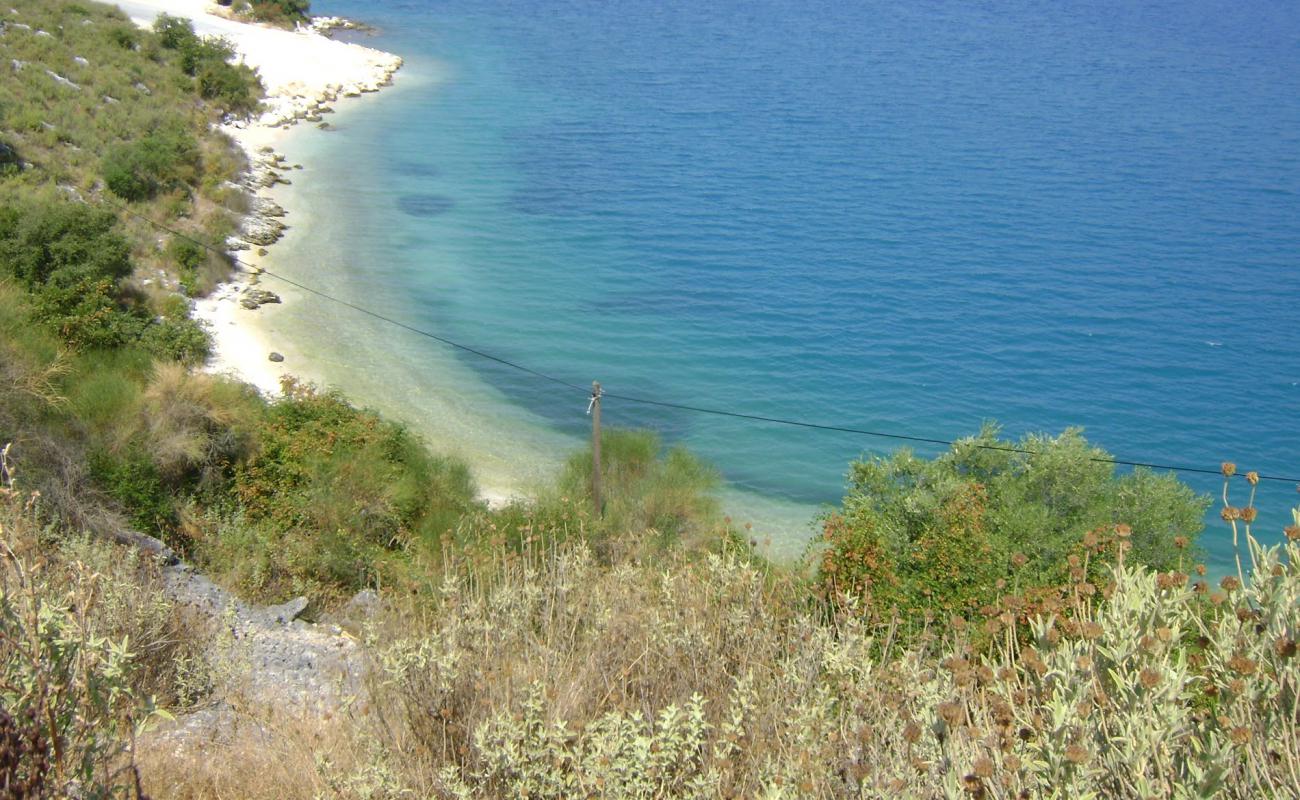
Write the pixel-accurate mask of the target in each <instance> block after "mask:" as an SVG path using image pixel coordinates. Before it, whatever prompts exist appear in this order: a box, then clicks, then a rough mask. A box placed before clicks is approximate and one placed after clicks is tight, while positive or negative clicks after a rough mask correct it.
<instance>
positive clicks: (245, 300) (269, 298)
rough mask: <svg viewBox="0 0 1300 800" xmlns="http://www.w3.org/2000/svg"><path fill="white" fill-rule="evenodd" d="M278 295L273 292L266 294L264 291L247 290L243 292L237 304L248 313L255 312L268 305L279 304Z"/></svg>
mask: <svg viewBox="0 0 1300 800" xmlns="http://www.w3.org/2000/svg"><path fill="white" fill-rule="evenodd" d="M279 302H280V295H278V294H276V293H275V292H268V291H267V290H265V289H254V288H251V287H250V288H248V289H245V290H244V293H243V296H242V297H240V298H239V304H240V305H241V306H243V307H244V308H247V309H248V310H249V311H256V310H257V309H259V308H261V307H262V306H264V305H267V304H269V303H279Z"/></svg>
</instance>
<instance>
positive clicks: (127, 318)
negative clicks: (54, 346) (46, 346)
mask: <svg viewBox="0 0 1300 800" xmlns="http://www.w3.org/2000/svg"><path fill="white" fill-rule="evenodd" d="M32 318H33V319H34V320H36V321H37V322H41V323H44V324H46V325H49V326H50V327H51V328H52V329H53V330H55V331H56V332H57V333H58V334H59V336H60V337H61V338H62V339H63V340H64V341H65V342H67V343H68V344H69V345H71V346H72V347H73V348H75V349H79V350H84V349H96V348H114V347H121V346H123V345H125V344H128V343H131V342H134V341H136V340H138V339H139V338H140V337H141V335H142V334H143V333H144V331H145V329H146V328H147V327H148V320H147V319H146V318H143V317H142V316H141V315H140V314H138V313H136V312H134V311H133V310H131V309H128V308H126V307H125V306H123V304H122V303H121V302H120V301H119V300H118V298H117V288H116V287H115V285H114V284H113V282H112V281H110V280H108V279H104V278H101V279H99V280H91V279H89V278H82V279H80V280H76V281H74V282H70V283H65V282H63V281H58V282H51V283H48V284H46V285H45V286H43V287H41V288H40V289H38V290H37V291H36V292H35V293H34V294H33V298H32Z"/></svg>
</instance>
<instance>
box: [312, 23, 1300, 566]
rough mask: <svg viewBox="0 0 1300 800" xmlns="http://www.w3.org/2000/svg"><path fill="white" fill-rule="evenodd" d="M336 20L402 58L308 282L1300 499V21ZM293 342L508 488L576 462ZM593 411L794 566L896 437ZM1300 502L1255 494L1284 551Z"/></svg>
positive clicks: (678, 383)
mask: <svg viewBox="0 0 1300 800" xmlns="http://www.w3.org/2000/svg"><path fill="white" fill-rule="evenodd" d="M313 5H314V10H315V11H316V12H317V13H327V14H341V15H344V16H349V17H354V18H357V19H362V20H365V21H367V22H369V23H371V24H373V25H375V26H376V27H377V29H378V32H377V33H376V34H375V35H372V36H368V37H363V38H362V41H363V42H364V43H366V44H369V45H372V46H375V47H379V48H382V49H386V50H390V51H392V52H396V53H399V54H401V55H402V56H403V57H405V58H406V59H407V67H406V69H405V70H404V73H403V75H402V76H401V79H400V80H399V82H398V86H397V88H396V89H394V90H391V91H388V92H385V93H383V94H381V95H380V96H379V97H378V98H375V99H371V100H367V101H366V104H364V106H358V109H357V110H355V111H348V112H347V114H346V115H344V114H340V115H339V117H340V118H339V120H338V121H339V128H340V130H339V131H337V132H335V133H331V134H328V135H315V134H313V137H314V138H313V139H312V141H311V143H310V144H308V145H303V147H306V148H308V149H310V150H311V153H310V159H304V160H308V163H309V164H310V165H311V169H312V170H313V171H314V172H315V173H316V174H315V175H313V176H306V177H305V178H304V180H306V181H308V182H311V181H314V182H315V183H312V184H311V185H312V186H315V187H319V191H316V190H313V194H314V195H315V196H314V198H308V199H307V200H306V202H309V203H311V204H312V206H311V208H312V210H311V213H312V215H313V219H314V222H313V223H312V230H313V233H314V235H315V240H314V241H315V242H316V244H315V245H314V247H315V249H314V250H309V251H301V250H295V249H294V248H287V249H289V250H291V251H296V252H298V253H299V255H296V256H294V258H295V259H296V263H295V265H294V266H293V267H292V268H291V271H292V273H293V274H294V275H295V276H297V277H300V278H307V277H310V278H311V279H312V280H313V282H314V284H315V285H319V286H322V288H326V289H329V290H332V291H337V292H339V293H341V294H344V295H345V296H347V297H349V298H350V299H353V300H357V301H358V302H364V303H365V304H366V305H368V306H370V307H374V308H376V309H377V310H381V311H383V312H385V313H388V314H391V315H392V316H394V317H397V318H400V319H402V320H404V321H408V322H410V323H411V324H414V325H417V326H420V327H424V328H427V329H428V330H431V331H433V332H435V333H437V334H439V335H442V336H446V337H449V338H452V339H455V340H457V341H462V342H465V343H467V344H471V345H473V346H474V347H477V348H481V349H482V350H485V351H488V352H491V353H494V354H497V355H500V356H502V357H505V358H509V359H513V360H516V361H518V362H521V363H523V364H527V365H529V366H530V367H533V368H535V369H538V370H542V371H544V372H547V373H551V374H554V375H557V376H559V377H562V378H564V379H566V380H569V381H571V382H573V383H577V384H583V385H588V384H589V383H590V381H591V380H592V379H593V378H596V379H600V380H601V381H602V383H603V384H604V385H605V386H606V388H607V389H608V390H609V391H611V392H615V393H620V394H627V395H639V396H647V397H651V398H655V399H660V400H664V401H668V402H673V403H683V404H691V405H700V406H709V407H718V408H724V409H731V410H736V411H741V412H744V413H750V414H758V415H766V416H776V417H793V418H798V419H803V420H808V421H812V422H817V423H824V424H830V425H838V426H851V427H862V428H868V429H873V430H886V431H898V432H901V433H907V434H913V435H920V436H927V437H936V438H955V437H959V436H962V435H965V434H969V433H972V432H974V431H975V430H976V429H977V428H978V427H979V425H980V423H981V422H982V421H984V420H987V419H996V420H997V421H999V422H1000V423H1001V424H1002V425H1003V426H1004V428H1005V430H1006V432H1007V433H1008V434H1011V435H1014V436H1019V435H1021V434H1023V433H1025V432H1030V431H1049V432H1059V431H1060V430H1061V429H1063V428H1065V427H1067V426H1071V425H1079V426H1084V427H1085V428H1086V433H1087V435H1088V436H1089V438H1090V439H1092V440H1093V441H1095V442H1096V443H1098V444H1100V445H1102V446H1103V447H1105V448H1107V449H1108V450H1110V451H1111V452H1112V453H1113V454H1115V455H1116V456H1118V457H1120V458H1125V459H1132V460H1142V461H1158V462H1165V463H1177V464H1188V465H1201V466H1209V467H1214V466H1216V465H1217V464H1218V463H1219V462H1220V461H1222V460H1225V459H1231V460H1234V461H1236V462H1238V463H1239V464H1240V465H1241V466H1242V468H1243V469H1250V468H1253V469H1258V470H1259V471H1261V472H1263V473H1266V474H1279V475H1300V324H1298V323H1297V320H1298V319H1300V264H1298V263H1297V261H1298V259H1300V102H1298V101H1297V98H1300V11H1298V10H1297V9H1296V7H1295V6H1294V4H1292V3H1289V2H1260V1H1252V0H1248V1H1247V2H1208V1H1207V0H1191V1H1190V2H1177V3H1174V2H1152V3H1142V4H1135V3H1129V2H1097V1H1096V0H1090V1H1089V2H1086V3H1075V2H1064V3H1061V2H1053V3H1046V2H1033V1H1032V0H1012V2H1008V3H999V4H985V3H977V4H972V3H968V2H959V1H958V0H953V2H938V1H933V0H931V1H925V0H922V1H920V2H918V1H917V0H906V1H905V2H903V1H901V0H900V1H898V2H892V1H891V2H867V3H826V4H822V3H812V4H809V3H796V2H788V1H786V0H759V2H747V3H736V2H731V1H730V0H723V1H722V2H715V3H696V2H676V1H672V2H663V1H662V0H653V1H652V0H624V2H619V3H596V2H577V1H576V0H574V1H571V2H555V3H540V4H539V3H524V2H508V1H506V0H499V1H496V0H464V1H461V0H454V1H453V0H448V2H426V1H424V0H420V1H419V2H412V1H410V0H407V1H401V0H366V2H361V0H316V2H315V3H314V4H313ZM290 155H291V156H293V155H294V154H293V153H292V152H291V153H290ZM286 269H290V268H289V267H286ZM296 313H298V314H299V315H300V316H301V317H302V323H303V324H308V323H310V324H312V325H314V327H313V328H312V332H311V334H310V336H309V337H308V338H309V339H310V340H311V342H310V344H311V346H312V347H314V348H315V349H316V355H317V356H318V357H322V358H328V359H332V363H333V365H334V367H335V371H334V372H333V373H332V374H333V375H334V376H335V377H338V379H339V381H340V382H343V383H344V384H345V385H346V384H347V383H348V382H352V383H355V384H357V387H358V389H359V390H360V392H361V395H362V399H363V400H366V401H368V402H374V403H377V404H379V405H383V406H387V407H391V408H396V409H399V410H401V409H404V410H405V413H407V415H408V416H409V417H411V418H414V419H419V418H421V414H422V413H424V414H425V416H427V417H429V418H430V419H432V418H434V417H436V418H437V420H440V422H439V423H437V424H433V423H431V424H430V425H428V426H427V427H428V429H429V430H431V431H432V434H431V435H433V436H434V437H435V438H438V437H439V436H440V435H442V434H446V435H447V436H448V437H450V438H452V439H454V440H457V441H459V442H460V445H459V446H460V447H461V449H463V450H466V451H480V452H481V453H482V454H483V456H484V459H485V461H486V462H490V463H492V464H494V465H495V466H494V470H495V474H496V475H497V476H499V477H500V478H501V479H502V480H506V481H509V480H511V479H513V478H515V477H517V475H515V474H514V473H518V474H519V475H523V474H525V473H528V474H533V473H529V469H531V468H533V466H534V465H537V464H542V463H544V462H545V461H546V459H545V458H544V457H542V456H541V455H539V454H544V453H547V452H553V450H554V448H556V447H559V448H560V449H563V448H564V447H576V446H579V445H580V442H581V439H580V437H581V436H582V435H583V433H584V431H585V430H586V426H587V424H588V421H587V419H586V417H585V416H584V414H583V412H584V410H585V407H586V401H585V398H583V397H582V396H581V395H580V394H577V393H574V392H572V391H570V390H565V389H563V388H559V387H557V386H555V385H551V384H548V383H546V382H543V381H539V380H537V379H535V378H533V377H530V376H528V375H524V374H521V373H517V372H513V371H511V370H508V369H504V368H502V367H500V366H499V365H496V364H494V363H492V362H489V361H483V360H480V359H476V358H474V357H472V356H467V355H464V354H457V353H455V352H451V351H449V350H447V348H445V347H444V346H442V345H439V344H437V343H434V342H431V341H428V340H422V339H419V338H417V337H411V336H409V335H407V334H404V333H402V332H401V331H398V330H393V329H388V328H386V327H385V326H382V325H375V324H372V323H370V322H367V321H365V320H358V319H356V318H354V317H351V316H349V315H348V314H349V312H346V311H344V310H341V309H331V308H327V307H325V306H321V305H318V304H315V303H312V304H310V308H308V306H304V305H300V306H299V309H298V311H297V312H296ZM309 349H310V348H309ZM344 376H346V377H344ZM421 408H425V409H426V412H421V410H420V409H421ZM428 408H436V409H437V410H436V411H427V409H428ZM605 418H606V420H607V421H608V423H609V424H618V425H627V426H651V427H654V428H657V429H659V430H661V431H663V433H664V435H665V437H666V438H667V439H669V440H671V441H680V442H684V443H686V444H687V445H689V446H690V447H691V448H693V449H694V450H696V451H697V452H698V453H700V454H702V455H703V456H705V457H707V458H708V459H710V460H711V461H713V462H714V463H715V464H717V465H718V466H719V467H720V468H721V469H722V470H723V471H724V472H725V474H726V476H727V478H728V479H729V481H730V482H731V484H732V487H733V493H732V494H731V495H730V496H729V502H730V503H731V504H732V505H733V507H735V508H736V509H737V510H738V511H739V513H741V514H743V515H745V516H746V518H751V519H753V521H754V523H755V526H756V528H757V529H758V530H759V531H760V532H768V533H771V534H772V535H774V536H776V537H777V538H778V539H779V540H780V543H782V544H783V545H784V547H783V548H782V549H784V550H785V551H786V552H791V551H797V549H798V545H799V541H800V537H801V534H804V533H806V530H807V529H806V527H805V526H804V524H803V522H804V520H806V519H808V518H810V517H811V515H812V513H813V512H814V511H815V510H816V507H817V505H818V504H822V503H826V502H833V501H835V500H836V499H837V498H838V497H839V495H840V493H841V489H842V483H843V474H844V472H845V469H846V466H847V464H848V462H849V461H850V460H851V459H852V458H854V457H855V456H858V455H860V454H861V453H863V452H864V451H875V452H883V451H888V450H891V449H893V448H894V447H896V446H897V444H896V443H894V442H890V441H886V440H879V439H870V438H865V437H860V436H853V435H846V434H832V433H825V432H813V431H807V430H799V429H789V428H782V427H778V426H770V425H762V424H756V423H752V422H743V421H739V420H728V419H722V418H716V417H707V416H701V415H697V414H691V413H687V412H682V411H675V410H672V409H665V408H652V407H645V406H637V405H631V404H627V403H620V402H618V401H614V400H610V401H607V402H606V404H605ZM917 449H918V450H920V452H923V453H927V454H932V453H933V452H935V450H934V448H930V447H919V448H917ZM1184 477H1185V479H1186V480H1187V481H1188V482H1189V483H1191V484H1192V485H1193V486H1195V487H1196V488H1197V489H1199V490H1202V491H1207V492H1217V490H1218V487H1219V481H1218V480H1216V479H1214V478H1212V477H1208V476H1195V475H1185V476H1184ZM757 497H763V498H766V500H765V501H762V502H760V501H758V500H757V499H756V498H757ZM1297 501H1300V496H1297V494H1296V489H1295V487H1294V486H1291V485H1285V484H1273V485H1268V486H1261V493H1260V498H1259V504H1260V505H1261V506H1262V509H1263V510H1262V515H1261V519H1262V524H1261V525H1259V526H1257V527H1258V528H1260V529H1261V530H1262V531H1264V532H1265V533H1266V538H1268V539H1269V540H1272V541H1276V540H1277V539H1279V538H1280V529H1281V526H1282V524H1283V520H1284V519H1287V520H1289V514H1288V513H1287V512H1286V509H1288V508H1289V507H1290V506H1292V505H1294V504H1295V503H1296V502H1297ZM766 515H770V518H769V517H768V516H766ZM774 520H777V521H774ZM760 535H761V534H760ZM1205 543H1206V545H1207V546H1208V548H1209V549H1210V551H1211V554H1212V556H1213V560H1214V561H1215V562H1216V564H1217V565H1219V566H1223V565H1226V564H1227V563H1228V561H1229V559H1230V554H1229V551H1228V549H1227V545H1226V542H1225V540H1224V539H1223V537H1222V535H1221V532H1220V531H1219V529H1218V527H1217V526H1212V527H1211V530H1210V532H1209V534H1208V535H1207V536H1206V538H1205Z"/></svg>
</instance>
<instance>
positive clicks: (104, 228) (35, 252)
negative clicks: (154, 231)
mask: <svg viewBox="0 0 1300 800" xmlns="http://www.w3.org/2000/svg"><path fill="white" fill-rule="evenodd" d="M0 272H5V273H8V274H10V275H13V276H14V277H16V278H18V279H19V280H20V281H22V282H23V283H24V284H25V285H26V286H27V287H28V288H36V287H38V286H40V285H41V284H44V283H47V282H50V281H55V282H57V283H60V284H62V285H64V286H69V285H72V284H74V283H77V282H79V281H81V280H89V281H100V280H109V281H115V280H117V279H119V278H123V277H126V276H127V275H129V274H131V261H130V246H129V245H128V244H127V241H126V239H124V238H123V237H122V236H121V235H120V234H119V233H118V231H117V218H116V217H115V216H114V215H113V214H112V213H110V212H107V211H101V210H98V209H95V208H91V207H90V206H86V205H83V204H81V203H73V202H70V201H66V200H33V201H27V202H11V203H7V204H4V205H0Z"/></svg>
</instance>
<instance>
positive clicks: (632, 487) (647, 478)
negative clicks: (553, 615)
mask: <svg viewBox="0 0 1300 800" xmlns="http://www.w3.org/2000/svg"><path fill="white" fill-rule="evenodd" d="M600 442H601V445H600V450H601V462H600V466H601V480H602V489H603V494H604V509H603V510H604V514H603V518H602V519H601V520H600V521H599V522H598V523H597V524H596V528H597V532H598V533H601V532H603V533H604V534H614V535H619V536H622V535H627V534H631V535H633V536H636V537H641V538H642V539H650V540H653V541H655V542H657V543H658V544H660V545H664V544H669V543H672V542H677V541H679V540H681V539H682V537H683V536H686V535H691V534H693V535H698V534H702V533H703V532H705V531H706V530H709V529H711V528H712V527H713V526H714V525H715V524H716V523H717V521H718V519H717V518H718V516H719V513H718V503H717V499H716V497H715V496H714V492H715V491H716V490H717V489H718V487H719V486H720V485H721V476H720V475H719V474H718V472H717V470H715V469H714V468H713V467H711V466H709V465H708V464H706V463H704V462H702V461H700V460H699V459H698V458H697V457H695V456H694V455H693V454H692V453H691V452H690V451H689V450H687V449H686V448H684V447H680V446H676V447H670V448H667V449H665V448H664V446H663V442H662V441H661V440H660V439H659V436H658V435H657V434H655V433H654V432H652V431H629V430H619V429H616V428H611V429H606V430H604V431H602V433H601V440H600ZM560 488H561V491H562V492H563V493H564V495H565V496H566V497H570V498H583V499H584V500H585V501H586V503H588V504H590V502H591V452H590V450H585V451H582V452H579V453H575V454H574V455H572V456H571V457H570V458H569V460H568V462H567V463H566V464H565V468H564V474H563V475H562V476H561V478H560Z"/></svg>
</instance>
